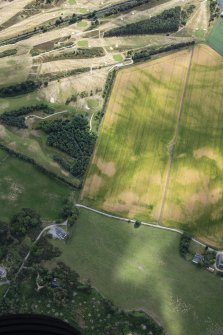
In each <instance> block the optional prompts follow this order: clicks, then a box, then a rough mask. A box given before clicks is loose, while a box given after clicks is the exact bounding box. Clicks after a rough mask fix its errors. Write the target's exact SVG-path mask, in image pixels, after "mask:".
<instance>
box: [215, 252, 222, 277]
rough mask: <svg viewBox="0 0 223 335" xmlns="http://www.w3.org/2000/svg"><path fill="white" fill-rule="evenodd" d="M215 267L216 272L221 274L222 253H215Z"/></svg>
mask: <svg viewBox="0 0 223 335" xmlns="http://www.w3.org/2000/svg"><path fill="white" fill-rule="evenodd" d="M215 267H216V269H217V270H219V271H222V272H223V252H218V253H217V256H216V264H215Z"/></svg>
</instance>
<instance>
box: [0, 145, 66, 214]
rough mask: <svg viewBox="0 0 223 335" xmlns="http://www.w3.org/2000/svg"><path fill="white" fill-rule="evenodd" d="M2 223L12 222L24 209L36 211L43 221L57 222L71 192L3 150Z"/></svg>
mask: <svg viewBox="0 0 223 335" xmlns="http://www.w3.org/2000/svg"><path fill="white" fill-rule="evenodd" d="M0 175H1V179H0V212H1V220H9V219H10V218H11V217H12V215H13V214H15V213H16V212H17V211H18V210H20V209H21V208H22V207H30V208H33V209H35V210H36V211H37V212H38V213H39V214H40V215H41V216H42V218H43V219H46V220H54V219H57V218H58V215H59V213H60V211H61V207H62V206H63V201H64V200H65V199H66V198H67V197H68V196H69V195H70V193H71V190H70V189H69V187H67V186H65V185H64V184H62V183H59V182H58V181H55V180H53V179H51V178H49V177H48V176H46V175H45V174H43V173H41V172H40V171H38V170H37V169H36V168H35V167H33V166H32V165H31V164H29V163H26V162H24V161H21V160H19V159H17V158H15V157H12V156H10V155H9V154H8V153H6V152H5V151H3V150H0Z"/></svg>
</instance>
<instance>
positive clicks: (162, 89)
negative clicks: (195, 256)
mask: <svg viewBox="0 0 223 335" xmlns="http://www.w3.org/2000/svg"><path fill="white" fill-rule="evenodd" d="M222 74H223V61H222V58H221V57H220V56H219V55H218V54H217V53H215V52H214V51H213V50H212V49H210V48H209V47H207V46H204V45H199V46H197V47H195V50H194V51H193V52H192V51H191V50H185V51H181V52H177V53H174V54H171V55H169V56H165V57H162V58H160V59H158V60H155V61H151V62H147V63H144V64H142V65H137V66H135V67H131V68H129V69H125V70H123V71H120V72H119V73H118V75H117V79H116V81H115V85H114V88H113V92H112V95H111V98H110V101H109V105H108V108H107V112H106V116H105V119H104V123H103V126H102V129H101V134H100V136H99V140H98V144H97V148H96V151H95V155H94V158H93V162H92V165H91V167H90V170H89V173H88V177H87V179H86V182H85V186H84V191H83V194H82V196H83V199H84V201H85V202H86V203H88V204H90V205H93V206H96V207H97V208H101V209H103V210H106V211H110V212H115V213H119V214H121V215H126V216H129V217H137V218H139V219H144V220H155V221H157V220H158V221H159V222H160V223H163V224H168V225H173V226H176V224H177V225H179V226H180V227H182V228H184V226H182V225H183V224H187V226H186V227H185V229H188V230H190V231H192V232H193V233H195V234H196V235H198V236H201V237H203V238H204V237H205V238H206V237H207V236H209V241H211V242H214V243H216V244H221V243H222V236H223V235H222V230H221V229H220V228H219V227H220V223H221V215H222V214H221V213H222V212H221V208H222V206H221V198H222V177H221V169H222V160H223V157H222V156H221V151H220V148H221V147H222V144H221V143H222V135H221V132H222V127H221V120H222V117H223V114H222V110H221V105H222V90H221V88H222V84H223V79H222V78H223V76H222ZM175 144H176V145H177V146H176V152H175V154H173V153H174V145H175ZM207 211H208V213H209V215H208V216H207ZM204 218H205V220H204ZM189 222H190V223H189ZM201 230H202V233H201ZM217 233H218V237H217V236H216V234H217Z"/></svg>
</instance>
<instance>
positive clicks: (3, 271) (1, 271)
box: [0, 266, 7, 279]
mask: <svg viewBox="0 0 223 335" xmlns="http://www.w3.org/2000/svg"><path fill="white" fill-rule="evenodd" d="M6 275H7V272H6V269H5V268H3V267H2V266H0V279H4V278H6Z"/></svg>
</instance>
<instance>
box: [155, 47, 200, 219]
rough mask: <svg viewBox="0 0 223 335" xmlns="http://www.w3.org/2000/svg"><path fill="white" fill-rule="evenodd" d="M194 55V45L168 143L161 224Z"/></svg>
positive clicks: (160, 215)
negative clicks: (174, 126) (171, 135)
mask: <svg viewBox="0 0 223 335" xmlns="http://www.w3.org/2000/svg"><path fill="white" fill-rule="evenodd" d="M193 55H194V47H193V48H192V50H191V55H190V59H189V64H188V68H187V74H186V79H185V83H184V88H183V94H182V98H181V101H180V107H179V113H178V115H177V122H176V129H175V134H174V137H173V140H172V141H171V143H170V144H169V145H168V152H169V155H170V158H169V163H168V170H167V176H166V182H165V186H164V192H163V197H162V201H161V207H160V214H159V218H158V223H159V224H161V223H162V219H163V212H164V207H165V203H166V198H167V193H168V188H169V182H170V174H171V170H172V164H173V159H174V153H175V149H176V144H177V138H178V135H179V127H180V119H181V115H182V112H183V108H184V100H185V96H186V92H187V87H188V81H189V77H190V70H191V64H192V60H193Z"/></svg>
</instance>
